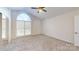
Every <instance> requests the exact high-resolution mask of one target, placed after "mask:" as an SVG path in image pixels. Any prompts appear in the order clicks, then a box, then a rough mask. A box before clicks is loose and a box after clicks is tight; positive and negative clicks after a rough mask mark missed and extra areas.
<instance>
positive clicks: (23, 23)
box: [16, 13, 31, 36]
mask: <svg viewBox="0 0 79 59" xmlns="http://www.w3.org/2000/svg"><path fill="white" fill-rule="evenodd" d="M16 25H17V28H16V30H17V33H16V36H24V35H30V34H31V18H30V17H29V16H28V15H27V14H25V13H22V14H19V15H18V16H17V19H16Z"/></svg>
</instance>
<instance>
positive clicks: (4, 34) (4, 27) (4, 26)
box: [2, 14, 7, 39]
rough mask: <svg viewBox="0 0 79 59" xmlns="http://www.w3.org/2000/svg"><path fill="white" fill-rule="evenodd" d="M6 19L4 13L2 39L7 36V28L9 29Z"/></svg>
mask: <svg viewBox="0 0 79 59" xmlns="http://www.w3.org/2000/svg"><path fill="white" fill-rule="evenodd" d="M6 21H7V20H6V16H5V15H4V14H2V39H5V38H6V30H7V28H6V27H7V26H6V24H7V23H6Z"/></svg>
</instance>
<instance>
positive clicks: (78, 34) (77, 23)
mask: <svg viewBox="0 0 79 59" xmlns="http://www.w3.org/2000/svg"><path fill="white" fill-rule="evenodd" d="M74 27H75V28H74V43H75V46H79V16H75V20H74Z"/></svg>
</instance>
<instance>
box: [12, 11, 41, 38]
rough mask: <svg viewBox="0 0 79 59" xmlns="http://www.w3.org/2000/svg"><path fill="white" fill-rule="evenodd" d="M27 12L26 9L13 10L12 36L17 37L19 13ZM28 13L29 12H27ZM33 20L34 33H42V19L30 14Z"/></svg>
mask: <svg viewBox="0 0 79 59" xmlns="http://www.w3.org/2000/svg"><path fill="white" fill-rule="evenodd" d="M21 13H26V12H24V11H11V38H12V39H15V38H16V18H17V16H18V15H19V14H21ZM26 14H27V13H26ZM28 15H29V16H30V17H31V20H32V24H31V25H32V35H37V34H40V33H41V26H40V23H41V22H40V19H39V18H37V17H35V16H33V15H30V14H28Z"/></svg>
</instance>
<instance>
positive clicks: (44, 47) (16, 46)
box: [0, 35, 79, 51]
mask: <svg viewBox="0 0 79 59" xmlns="http://www.w3.org/2000/svg"><path fill="white" fill-rule="evenodd" d="M0 50H1V51H78V50H79V47H75V46H74V45H73V44H71V43H67V42H64V41H61V40H57V39H55V38H51V37H48V36H45V35H36V36H28V37H21V38H17V39H15V40H12V42H11V43H9V44H7V43H6V44H5V45H3V46H1V47H0Z"/></svg>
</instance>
